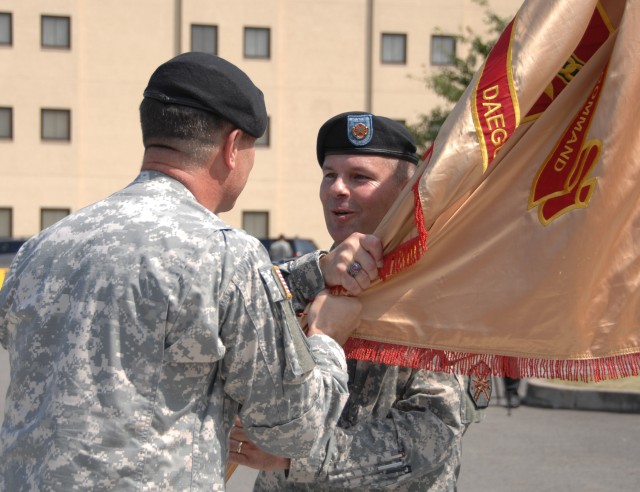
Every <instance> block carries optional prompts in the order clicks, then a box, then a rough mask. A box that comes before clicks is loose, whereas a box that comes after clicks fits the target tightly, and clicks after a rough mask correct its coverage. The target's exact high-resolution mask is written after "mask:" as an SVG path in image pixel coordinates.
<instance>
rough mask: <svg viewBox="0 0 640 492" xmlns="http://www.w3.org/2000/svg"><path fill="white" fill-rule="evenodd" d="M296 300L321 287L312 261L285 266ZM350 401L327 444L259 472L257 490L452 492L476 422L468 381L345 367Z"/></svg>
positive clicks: (365, 365) (379, 367)
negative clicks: (283, 467) (287, 464)
mask: <svg viewBox="0 0 640 492" xmlns="http://www.w3.org/2000/svg"><path fill="white" fill-rule="evenodd" d="M283 269H284V270H285V271H286V272H290V273H289V274H288V277H287V278H288V280H289V282H290V285H291V286H294V287H301V288H300V289H298V290H297V291H296V294H297V295H298V296H299V298H300V299H301V298H303V297H305V296H306V297H311V296H313V295H314V293H315V291H316V289H317V284H316V286H315V287H314V282H318V281H321V280H319V279H320V278H321V276H320V273H319V271H318V268H317V261H316V258H311V257H302V258H301V259H298V260H295V261H293V262H290V263H288V264H286V265H283ZM348 367H349V390H350V396H349V401H348V402H347V406H346V407H345V409H344V411H343V413H342V416H341V418H340V421H339V422H338V428H336V430H335V431H334V434H333V435H332V437H331V438H330V440H329V441H328V443H327V445H326V446H325V447H323V448H319V449H318V450H317V451H316V452H314V453H313V454H312V455H311V456H309V457H307V458H293V459H292V460H291V468H290V469H289V471H288V472H286V473H285V472H283V471H278V472H260V474H259V475H258V478H257V480H256V484H255V487H254V491H267V492H270V491H304V490H309V491H338V490H347V489H350V490H362V491H371V490H394V491H426V490H429V491H451V490H455V489H456V478H457V475H458V472H459V468H460V454H461V440H462V436H463V434H464V432H465V430H466V429H467V427H468V425H469V423H470V422H471V421H472V420H476V419H477V418H478V417H479V414H476V412H475V409H474V407H473V403H472V402H471V400H470V399H469V398H467V397H466V378H463V377H461V376H455V375H450V374H441V373H434V372H430V371H425V370H416V369H407V368H401V367H396V366H388V365H384V364H374V363H371V362H365V361H354V360H350V361H348Z"/></svg>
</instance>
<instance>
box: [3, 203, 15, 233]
mask: <svg viewBox="0 0 640 492" xmlns="http://www.w3.org/2000/svg"><path fill="white" fill-rule="evenodd" d="M3 212H5V213H7V215H8V217H7V225H8V228H9V230H8V234H6V235H4V234H2V229H0V237H13V208H12V207H0V215H1V214H2V213H3ZM0 224H2V220H0Z"/></svg>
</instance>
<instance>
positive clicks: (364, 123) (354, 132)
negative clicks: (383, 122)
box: [347, 114, 373, 147]
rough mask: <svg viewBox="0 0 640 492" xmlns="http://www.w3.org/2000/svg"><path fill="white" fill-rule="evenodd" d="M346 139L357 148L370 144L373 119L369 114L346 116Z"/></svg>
mask: <svg viewBox="0 0 640 492" xmlns="http://www.w3.org/2000/svg"><path fill="white" fill-rule="evenodd" d="M347 137H348V139H349V142H351V143H352V144H353V145H355V146H357V147H362V146H363V145H367V144H368V143H369V142H371V139H372V138H373V117H372V116H371V115H370V114H358V115H355V114H354V115H347Z"/></svg>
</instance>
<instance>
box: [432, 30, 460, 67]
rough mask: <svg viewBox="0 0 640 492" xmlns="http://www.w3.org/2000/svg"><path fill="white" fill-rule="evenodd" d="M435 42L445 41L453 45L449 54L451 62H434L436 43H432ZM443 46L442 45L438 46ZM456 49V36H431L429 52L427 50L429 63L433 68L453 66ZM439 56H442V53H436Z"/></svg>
mask: <svg viewBox="0 0 640 492" xmlns="http://www.w3.org/2000/svg"><path fill="white" fill-rule="evenodd" d="M435 40H442V41H444V40H447V41H451V42H452V43H453V52H452V54H451V61H447V62H437V61H435V60H434V57H435V55H436V51H435V49H436V48H435V47H436V43H434V41H435ZM440 46H443V45H440ZM456 48H457V38H456V36H451V35H447V34H432V35H431V46H430V50H429V63H430V64H431V65H432V66H434V67H448V66H451V65H455V62H456ZM437 54H438V55H439V56H443V51H442V50H440V51H439V52H438V53H437Z"/></svg>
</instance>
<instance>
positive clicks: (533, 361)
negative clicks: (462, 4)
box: [345, 0, 640, 381]
mask: <svg viewBox="0 0 640 492" xmlns="http://www.w3.org/2000/svg"><path fill="white" fill-rule="evenodd" d="M639 53H640V2H637V1H635V2H634V1H632V0H628V1H625V0H603V1H600V2H597V1H594V0H554V1H544V2H541V1H539V0H525V2H524V3H523V5H522V7H521V9H520V10H519V12H518V13H517V15H516V16H515V18H514V19H513V21H512V22H511V23H510V24H509V26H508V27H507V28H506V29H505V31H504V32H503V33H502V35H501V37H500V39H499V41H498V42H497V44H496V45H495V47H494V48H493V50H492V51H491V53H490V55H489V56H488V58H487V60H486V62H485V64H484V66H483V67H482V68H481V69H480V70H479V71H478V73H476V75H475V77H474V80H473V82H472V83H471V84H470V86H469V88H468V89H467V91H466V92H465V94H464V95H463V97H462V98H461V100H460V101H459V102H458V103H457V105H456V106H455V107H454V109H453V111H452V113H451V114H450V115H449V117H448V118H447V120H446V121H445V124H444V125H443V127H442V129H441V131H440V132H439V134H438V136H437V138H436V140H435V142H434V145H433V146H432V148H431V149H430V151H429V152H427V154H426V155H425V156H424V158H423V161H422V162H421V164H420V166H419V168H418V173H417V174H416V176H415V178H414V180H413V182H412V183H411V185H410V186H408V187H407V188H406V189H405V190H404V191H403V194H402V196H401V197H400V198H399V200H398V201H397V202H396V203H395V204H394V206H393V208H392V210H390V211H389V213H388V214H387V216H386V217H385V219H384V220H383V222H382V223H381V225H380V227H379V228H378V230H377V231H376V235H378V236H379V237H380V238H381V239H382V241H383V244H384V245H385V248H386V249H385V252H386V264H385V270H384V275H383V278H384V280H383V281H381V282H378V283H377V284H376V285H374V286H373V287H371V288H370V289H369V290H367V291H366V292H365V293H364V294H362V295H361V300H362V302H363V304H364V309H363V313H364V314H363V322H362V325H361V326H360V328H359V329H358V330H357V331H356V332H355V334H354V335H353V337H352V338H351V339H350V340H349V341H348V343H347V345H346V347H345V348H346V351H347V354H348V356H349V357H351V358H356V359H364V360H372V361H378V362H387V363H392V364H398V365H405V366H408V367H421V368H426V369H432V370H436V371H446V372H457V373H465V374H472V373H484V374H493V375H509V376H514V377H531V376H536V377H550V378H561V379H582V380H596V381H597V380H601V379H611V378H618V377H625V376H630V375H637V374H638V368H639V367H640V256H639V252H640V125H639V124H638V122H637V118H638V114H639V111H638V109H637V107H638V104H637V97H638V95H640V56H639Z"/></svg>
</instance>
